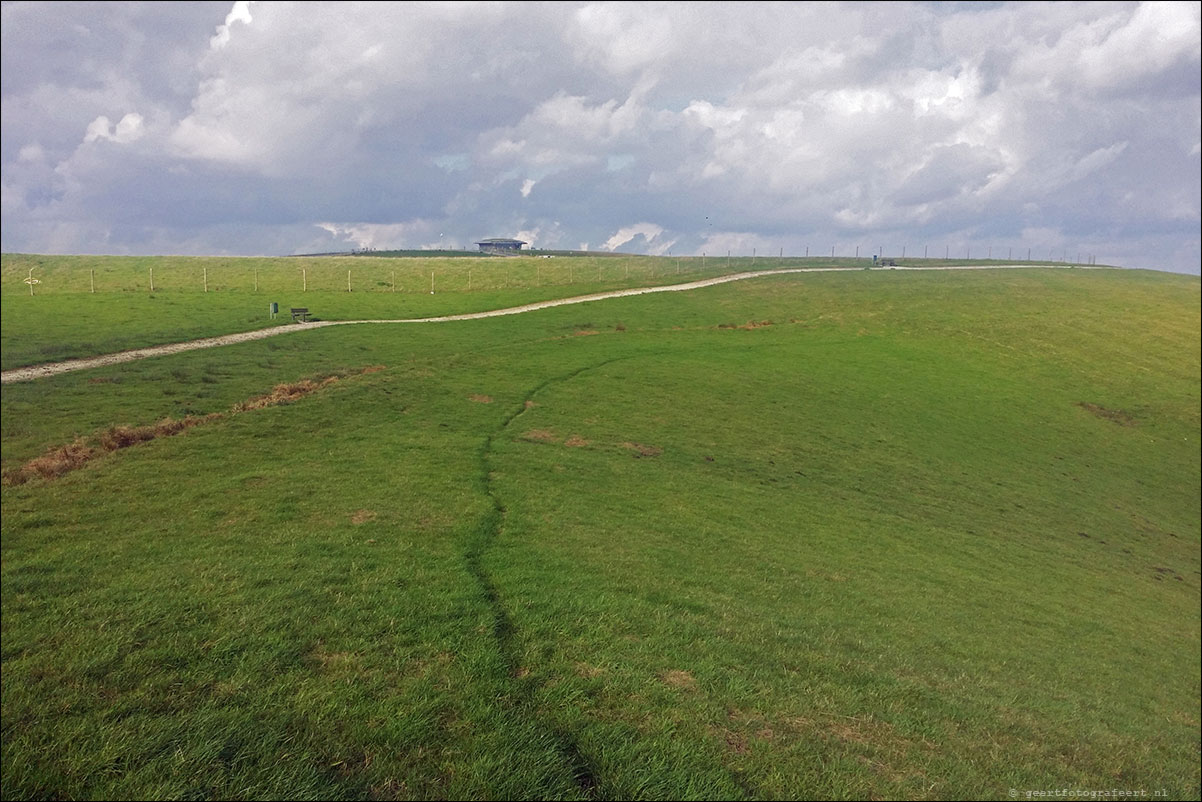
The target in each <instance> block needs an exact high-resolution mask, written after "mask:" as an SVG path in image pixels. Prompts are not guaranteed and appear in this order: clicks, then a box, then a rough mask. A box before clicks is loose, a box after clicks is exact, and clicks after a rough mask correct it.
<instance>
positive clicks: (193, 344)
mask: <svg viewBox="0 0 1202 802" xmlns="http://www.w3.org/2000/svg"><path fill="white" fill-rule="evenodd" d="M1033 267H1042V268H1050V269H1067V267H1068V266H1067V265H1066V266H1065V267H1064V268H1059V267H1057V266H1054V265H987V266H986V265H947V266H945V267H896V268H881V267H878V268H874V270H1003V269H1007V268H1026V269H1032V268H1033ZM855 269H856V268H847V267H793V268H785V269H781V270H756V271H752V272H749V273H733V274H731V275H728V276H718V277H717V278H707V279H701V280H700V281H690V282H687V283H685V284H666V285H663V286H660V287H639V288H636V289H630V290H613V291H611V292H598V293H594V294H592V295H577V296H575V297H572V298H556V299H555V300H552V301H539V302H538V303H533V304H525V305H524V306H512V307H509V308H508V309H494V310H492V311H489V312H469V313H467V314H462V315H444V316H442V317H422V318H411V319H407V320H322V321H317V322H314V323H301V324H297V325H288V326H276V327H274V328H270V329H258V330H256V331H246V332H241V333H239V334H225V335H222V336H220V337H205V338H204V339H201V340H189V341H188V342H182V343H168V344H167V345H155V346H152V347H150V348H137V349H134V350H132V351H121V352H120V353H116V354H105V355H103V356H93V357H88V358H86V359H68V360H66V361H63V362H50V363H47V364H44V365H31V366H29V367H25V368H15V369H13V370H6V371H4V372H3V373H0V383H3V384H9V383H10V382H23V381H31V380H33V379H40V378H43V377H46V376H54V375H56V374H59V373H67V372H69V371H73V370H88V369H90V368H99V367H104V366H106V365H118V364H121V363H122V362H132V361H134V360H135V359H146V358H148V357H152V356H163V355H165V354H178V353H181V352H183V351H195V350H198V349H200V348H216V347H217V346H219V345H233V344H234V343H244V342H249V341H251V340H262V339H265V338H267V337H276V336H279V335H281V334H292V333H294V332H298V331H312V330H313V329H320V328H323V327H325V326H354V325H358V324H361V323H445V322H449V321H452V320H478V319H480V318H486V317H500V316H501V315H519V314H522V313H523V312H533V311H535V310H538V309H549V308H551V307H553V306H567V305H568V304H583V303H589V302H590V301H603V300H605V299H606V298H623V297H626V296H629V295H648V294H650V293H653V292H681V291H684V290H695V289H698V288H700V287H711V286H713V285H715V284H725V283H727V282H730V281H742V280H743V279H749V278H759V277H761V276H779V275H781V274H784V273H834V272H839V271H847V270H855ZM1074 269H1079V270H1087V269H1093V268H1088V267H1079V266H1078V267H1076V268H1074Z"/></svg>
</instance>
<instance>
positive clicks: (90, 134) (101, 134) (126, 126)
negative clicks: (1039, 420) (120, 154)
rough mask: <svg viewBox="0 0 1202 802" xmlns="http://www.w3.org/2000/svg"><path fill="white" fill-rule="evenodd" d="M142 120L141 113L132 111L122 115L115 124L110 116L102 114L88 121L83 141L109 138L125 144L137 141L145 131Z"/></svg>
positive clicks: (111, 140)
mask: <svg viewBox="0 0 1202 802" xmlns="http://www.w3.org/2000/svg"><path fill="white" fill-rule="evenodd" d="M142 122H143V121H142V115H141V114H138V113H137V112H130V113H129V114H126V115H125V116H124V117H122V118H121V120H120V121H119V122H118V123H117V125H116V126H114V125H113V124H112V123H110V122H109V118H108V117H105V116H104V115H103V114H102V115H100V116H99V117H97V118H96V119H95V120H92V122H90V123H88V129H87V132H86V133H85V134H84V137H83V141H84V142H95V141H96V140H98V139H107V140H109V141H110V142H118V143H120V144H123V145H124V144H126V143H129V142H136V141H137V140H139V139H141V138H142V134H143V133H145V131H144V130H143V128H144V126H143V125H142Z"/></svg>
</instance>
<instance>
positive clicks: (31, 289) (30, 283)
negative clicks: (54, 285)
mask: <svg viewBox="0 0 1202 802" xmlns="http://www.w3.org/2000/svg"><path fill="white" fill-rule="evenodd" d="M36 268H37V265H34V266H33V267H31V268H29V278H27V279H25V283H26V284H28V285H29V297H30V298H32V297H33V271H34V270H35V269H36Z"/></svg>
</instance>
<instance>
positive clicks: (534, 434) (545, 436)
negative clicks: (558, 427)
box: [522, 429, 559, 443]
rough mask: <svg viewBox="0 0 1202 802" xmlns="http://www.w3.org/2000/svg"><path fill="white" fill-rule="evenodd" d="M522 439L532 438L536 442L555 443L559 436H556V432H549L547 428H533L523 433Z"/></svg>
mask: <svg viewBox="0 0 1202 802" xmlns="http://www.w3.org/2000/svg"><path fill="white" fill-rule="evenodd" d="M522 439H523V440H530V441H533V442H535V443H554V442H556V441H557V440H558V439H559V438H557V437H556V436H555V433H554V432H549V431H547V430H546V429H531V430H530V431H528V432H526V433H525V434H524V435H522Z"/></svg>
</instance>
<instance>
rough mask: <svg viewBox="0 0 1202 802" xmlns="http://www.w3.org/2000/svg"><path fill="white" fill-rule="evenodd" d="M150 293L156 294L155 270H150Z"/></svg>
mask: <svg viewBox="0 0 1202 802" xmlns="http://www.w3.org/2000/svg"><path fill="white" fill-rule="evenodd" d="M150 291H151V292H154V268H153V267H152V268H150Z"/></svg>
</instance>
